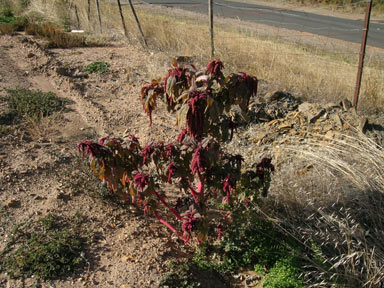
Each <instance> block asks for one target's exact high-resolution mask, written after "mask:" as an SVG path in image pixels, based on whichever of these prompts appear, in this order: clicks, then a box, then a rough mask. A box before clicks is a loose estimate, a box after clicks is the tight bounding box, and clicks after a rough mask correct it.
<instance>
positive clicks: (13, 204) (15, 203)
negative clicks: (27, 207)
mask: <svg viewBox="0 0 384 288" xmlns="http://www.w3.org/2000/svg"><path fill="white" fill-rule="evenodd" d="M6 205H7V207H9V208H20V207H21V202H20V200H16V199H11V200H9V201H8V202H7V204H6Z"/></svg>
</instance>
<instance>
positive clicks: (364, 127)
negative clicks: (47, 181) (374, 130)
mask: <svg viewBox="0 0 384 288" xmlns="http://www.w3.org/2000/svg"><path fill="white" fill-rule="evenodd" d="M367 126H368V119H367V118H366V117H363V118H362V119H361V120H360V123H359V131H360V132H361V133H363V134H365V131H366V130H367Z"/></svg>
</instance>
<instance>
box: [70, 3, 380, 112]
mask: <svg viewBox="0 0 384 288" xmlns="http://www.w3.org/2000/svg"><path fill="white" fill-rule="evenodd" d="M77 5H78V14H79V15H80V22H81V23H83V24H82V25H83V26H82V28H85V29H86V28H87V27H90V28H91V29H92V30H93V31H94V30H96V32H97V30H98V22H97V16H96V14H95V13H91V21H90V22H89V23H88V21H87V16H86V15H87V12H86V11H87V6H86V2H80V3H78V4H77ZM93 8H94V7H93ZM93 8H92V10H91V11H95V9H93ZM136 9H137V13H138V16H139V19H140V21H141V25H142V27H143V30H144V34H145V36H146V38H147V41H148V43H149V46H150V50H152V51H160V52H162V53H165V54H166V55H168V57H169V59H171V58H172V57H175V56H178V55H182V56H192V58H193V59H194V62H195V63H197V64H201V65H202V64H204V63H207V60H208V59H209V54H210V48H209V32H208V25H207V19H206V17H204V16H196V15H194V14H192V13H188V12H180V11H176V10H164V11H163V10H162V9H160V8H156V11H154V10H153V9H151V8H148V6H144V7H142V6H138V7H137V8H136ZM101 10H102V23H103V24H102V25H103V30H104V31H108V33H109V34H111V35H112V37H113V38H115V39H124V37H123V29H122V25H121V22H120V17H117V15H118V8H117V5H112V4H108V3H102V4H101ZM179 13H183V17H181V16H180V15H181V14H179ZM124 16H125V19H126V25H127V28H128V31H129V35H128V39H127V41H130V42H138V43H142V40H141V36H140V34H139V32H138V28H137V26H136V23H135V22H134V19H133V17H132V14H131V12H130V10H129V9H128V7H127V6H124ZM216 23H217V26H216V27H215V51H216V58H220V59H221V60H223V61H224V63H226V65H227V66H226V69H227V70H228V71H227V72H233V71H244V72H247V73H251V74H254V75H256V76H257V77H258V78H259V79H263V80H266V81H267V82H268V83H272V84H273V86H274V87H277V88H279V89H281V90H285V91H287V92H290V93H292V94H293V95H295V96H299V97H301V98H303V100H307V101H310V102H322V103H324V102H337V101H340V100H342V99H345V98H347V99H351V98H352V96H353V93H354V88H355V81H356V73H357V61H358V52H359V45H357V44H356V45H355V44H353V45H352V44H350V43H344V42H342V41H338V40H332V42H331V44H329V42H330V39H329V38H325V37H323V38H321V37H318V36H313V35H308V34H306V35H304V34H300V35H297V34H298V33H296V32H295V33H294V34H292V31H288V30H284V29H278V30H276V29H272V28H270V27H269V28H268V27H267V26H263V25H261V26H260V25H259V26H260V27H258V25H256V24H252V25H247V24H245V23H243V22H241V21H236V20H228V19H227V20H225V21H223V20H219V19H218V20H217V22H216ZM291 34H292V35H291ZM303 36H306V37H304V38H303ZM155 76H156V77H157V76H158V75H155ZM383 78H384V53H382V52H381V51H380V50H379V49H373V48H372V49H371V48H369V49H368V54H367V58H366V65H365V68H364V77H363V81H362V88H361V98H360V99H361V100H360V104H359V105H360V107H359V108H360V109H361V110H362V111H363V112H368V113H378V112H382V111H383V110H384V83H383V81H381V79H383Z"/></svg>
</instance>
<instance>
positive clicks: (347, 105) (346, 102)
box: [341, 99, 352, 111]
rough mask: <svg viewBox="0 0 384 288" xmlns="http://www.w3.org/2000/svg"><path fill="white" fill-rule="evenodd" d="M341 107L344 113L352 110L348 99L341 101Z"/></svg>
mask: <svg viewBox="0 0 384 288" xmlns="http://www.w3.org/2000/svg"><path fill="white" fill-rule="evenodd" d="M341 107H343V109H344V110H345V111H348V110H349V109H351V108H352V103H351V101H349V100H348V99H344V100H343V101H341Z"/></svg>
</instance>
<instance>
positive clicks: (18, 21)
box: [0, 16, 28, 35]
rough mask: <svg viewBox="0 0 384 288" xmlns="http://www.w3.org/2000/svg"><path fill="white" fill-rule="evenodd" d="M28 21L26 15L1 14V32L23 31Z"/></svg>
mask: <svg viewBox="0 0 384 288" xmlns="http://www.w3.org/2000/svg"><path fill="white" fill-rule="evenodd" d="M27 23H28V21H27V19H26V18H24V17H14V16H0V34H4V35H5V34H12V33H14V32H15V31H23V30H24V28H25V26H26V25H27Z"/></svg>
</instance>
